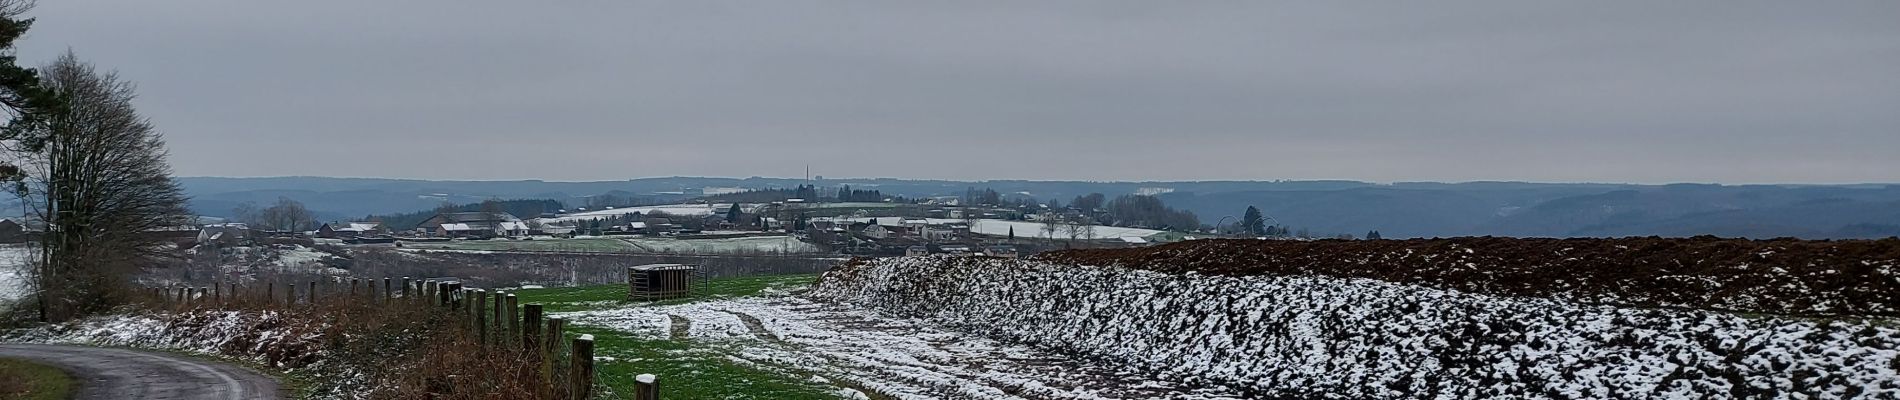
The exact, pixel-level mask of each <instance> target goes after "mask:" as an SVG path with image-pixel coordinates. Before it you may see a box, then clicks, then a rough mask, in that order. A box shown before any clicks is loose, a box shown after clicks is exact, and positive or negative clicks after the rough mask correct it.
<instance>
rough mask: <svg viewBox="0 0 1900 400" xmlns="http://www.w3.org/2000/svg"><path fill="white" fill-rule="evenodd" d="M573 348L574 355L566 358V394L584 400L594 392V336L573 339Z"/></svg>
mask: <svg viewBox="0 0 1900 400" xmlns="http://www.w3.org/2000/svg"><path fill="white" fill-rule="evenodd" d="M573 348H574V353H573V354H572V356H571V357H568V360H569V365H568V369H567V379H568V382H569V384H570V385H571V386H569V388H570V389H569V390H568V393H572V394H573V396H574V397H573V398H575V399H586V398H587V397H588V396H590V395H592V394H593V391H594V335H581V337H577V338H574V344H573Z"/></svg>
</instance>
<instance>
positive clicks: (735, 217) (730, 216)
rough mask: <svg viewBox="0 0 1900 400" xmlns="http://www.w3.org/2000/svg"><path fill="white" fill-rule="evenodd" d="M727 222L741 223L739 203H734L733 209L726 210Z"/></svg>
mask: <svg viewBox="0 0 1900 400" xmlns="http://www.w3.org/2000/svg"><path fill="white" fill-rule="evenodd" d="M726 222H731V223H735V224H737V223H739V203H732V208H730V209H726Z"/></svg>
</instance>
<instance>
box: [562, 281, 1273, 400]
mask: <svg viewBox="0 0 1900 400" xmlns="http://www.w3.org/2000/svg"><path fill="white" fill-rule="evenodd" d="M552 316H557V317H564V318H568V319H569V320H570V321H573V322H574V323H575V324H579V325H588V326H597V327H605V328H609V329H612V330H614V331H618V332H623V333H626V334H629V335H634V336H637V337H644V338H651V339H666V338H674V337H675V336H680V335H683V337H680V338H678V339H686V340H690V341H693V342H695V343H701V344H705V345H707V346H711V347H714V348H717V349H720V350H719V351H723V352H726V353H727V357H729V358H730V359H731V360H733V362H734V363H737V364H742V365H752V366H755V367H757V368H762V369H766V370H772V371H779V372H782V373H786V374H795V375H798V376H809V377H810V378H808V380H809V381H812V382H818V383H821V384H824V385H831V386H835V387H836V388H837V390H836V393H838V394H840V395H846V396H850V397H853V398H860V397H858V396H860V395H865V394H866V393H867V392H868V393H875V394H876V396H875V397H879V398H898V399H944V398H948V399H1019V398H1038V399H1101V398H1108V399H1114V398H1129V399H1150V398H1172V399H1222V398H1238V395H1237V394H1234V393H1232V392H1228V391H1224V390H1222V389H1219V388H1217V387H1212V386H1209V385H1205V384H1198V383H1196V384H1190V383H1184V382H1180V381H1168V380H1156V379H1153V378H1152V377H1150V376H1148V375H1144V374H1137V373H1134V372H1132V371H1129V370H1127V369H1124V368H1119V367H1117V366H1114V365H1103V364H1095V363H1090V362H1086V361H1083V360H1080V359H1076V358H1071V357H1064V356H1062V355H1058V354H1054V353H1050V352H1046V351H1040V350H1036V349H1032V348H1028V347H1023V346H1015V345H1009V344H1005V343H1001V342H997V341H994V340H990V339H986V338H982V337H979V336H973V335H966V334H962V333H957V332H955V331H951V330H946V329H942V328H939V327H937V326H935V325H933V324H930V323H927V322H923V321H920V320H914V319H904V318H889V317H885V316H881V315H879V314H877V313H876V312H872V311H867V310H861V309H855V308H850V307H843V308H840V307H838V306H836V305H833V304H825V303H818V302H813V301H811V300H807V299H804V298H800V297H793V296H764V297H745V298H737V299H728V300H719V301H707V302H697V303H687V304H676V305H666V306H652V307H644V306H642V307H626V308H619V309H609V310H595V311H579V312H567V313H555V314H552ZM679 324H684V325H685V326H680V325H679ZM866 397H872V396H866Z"/></svg>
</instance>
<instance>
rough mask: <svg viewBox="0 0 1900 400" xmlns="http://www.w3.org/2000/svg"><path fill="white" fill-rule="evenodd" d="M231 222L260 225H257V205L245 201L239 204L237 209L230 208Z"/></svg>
mask: <svg viewBox="0 0 1900 400" xmlns="http://www.w3.org/2000/svg"><path fill="white" fill-rule="evenodd" d="M231 221H233V222H243V223H246V224H256V225H262V224H260V223H258V221H259V220H258V218H257V203H253V202H248V201H246V202H243V203H239V204H238V205H237V207H231Z"/></svg>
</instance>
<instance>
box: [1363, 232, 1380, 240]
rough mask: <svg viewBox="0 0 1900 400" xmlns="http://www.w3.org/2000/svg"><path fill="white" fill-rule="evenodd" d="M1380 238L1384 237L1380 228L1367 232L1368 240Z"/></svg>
mask: <svg viewBox="0 0 1900 400" xmlns="http://www.w3.org/2000/svg"><path fill="white" fill-rule="evenodd" d="M1379 239H1382V238H1381V237H1380V236H1379V231H1378V230H1373V231H1371V232H1366V240H1379Z"/></svg>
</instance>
